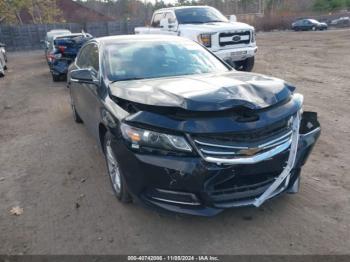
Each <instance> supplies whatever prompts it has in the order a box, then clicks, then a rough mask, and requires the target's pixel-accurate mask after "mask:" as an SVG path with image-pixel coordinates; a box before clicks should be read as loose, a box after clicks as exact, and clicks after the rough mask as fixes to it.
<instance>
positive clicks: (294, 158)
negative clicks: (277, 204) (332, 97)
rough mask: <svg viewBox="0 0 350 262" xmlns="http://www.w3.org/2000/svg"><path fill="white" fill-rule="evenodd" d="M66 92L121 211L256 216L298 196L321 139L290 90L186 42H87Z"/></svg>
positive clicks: (120, 38)
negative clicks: (134, 206)
mask: <svg viewBox="0 0 350 262" xmlns="http://www.w3.org/2000/svg"><path fill="white" fill-rule="evenodd" d="M68 85H69V88H70V96H71V106H72V111H73V116H74V119H75V121H76V122H78V123H81V122H83V123H85V125H86V127H87V128H88V129H89V130H90V131H91V133H92V134H93V136H94V137H95V138H96V139H97V141H98V142H99V145H100V146H101V148H102V151H103V152H104V154H105V158H106V163H107V168H108V174H109V177H110V180H111V184H112V188H113V190H114V192H115V194H116V197H117V198H118V199H119V200H120V201H122V202H129V201H131V199H138V200H140V201H141V202H142V203H144V204H146V205H148V206H151V207H156V208H160V209H163V210H168V211H174V212H180V213H186V214H194V215H203V216H211V215H215V214H217V213H219V212H221V211H222V210H224V209H226V208H232V207H238V206H247V205H253V206H256V207H258V206H260V205H262V204H263V203H264V202H265V201H266V200H268V199H270V198H272V197H275V196H277V195H280V194H281V193H283V192H288V193H295V192H297V191H298V189H299V181H300V171H301V167H302V166H303V165H304V163H305V161H306V159H307V157H308V155H309V154H310V152H311V150H312V148H313V146H314V144H315V142H316V140H317V139H318V137H319V135H320V125H319V123H318V121H317V114H316V113H314V112H306V111H303V109H302V106H303V96H302V95H300V94H297V93H296V92H295V87H293V86H292V85H291V84H288V83H286V82H285V81H283V80H280V79H277V78H273V77H268V76H264V75H260V74H253V73H246V72H238V71H235V70H234V69H232V68H231V67H230V66H229V65H227V64H225V63H223V62H222V60H220V59H218V58H217V57H216V56H214V55H213V54H212V53H211V52H209V51H208V50H207V49H205V48H204V47H202V46H201V45H199V44H197V43H195V42H193V41H191V40H188V39H185V38H180V37H174V36H160V35H158V36H154V35H153V36H151V35H149V36H146V35H135V36H114V37H105V38H97V39H93V40H90V41H89V42H87V43H86V44H85V45H84V46H83V47H82V49H81V50H80V52H79V54H78V56H77V59H76V62H75V63H73V64H72V65H71V66H70V69H69V73H68Z"/></svg>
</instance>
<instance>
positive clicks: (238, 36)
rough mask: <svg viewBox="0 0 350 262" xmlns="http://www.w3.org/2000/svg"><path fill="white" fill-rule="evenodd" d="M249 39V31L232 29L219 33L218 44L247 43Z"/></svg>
mask: <svg viewBox="0 0 350 262" xmlns="http://www.w3.org/2000/svg"><path fill="white" fill-rule="evenodd" d="M250 39H251V31H250V30H246V31H234V32H225V33H220V34H219V45H220V46H228V45H239V44H249V43H250Z"/></svg>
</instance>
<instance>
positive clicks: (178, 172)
mask: <svg viewBox="0 0 350 262" xmlns="http://www.w3.org/2000/svg"><path fill="white" fill-rule="evenodd" d="M295 122H296V123H298V124H297V126H295V127H294V129H295V130H294V131H295V132H294V137H293V142H292V143H291V146H290V147H289V148H288V149H286V150H284V151H283V152H280V153H279V154H278V155H275V156H273V157H272V158H270V159H266V160H265V161H261V162H257V163H254V164H238V163H236V164H232V165H220V164H216V163H210V162H208V161H205V160H204V159H203V158H202V157H180V156H179V157H177V156H160V155H148V154H138V153H134V152H132V151H130V149H129V148H128V147H127V146H126V145H125V144H124V143H123V141H122V140H118V139H116V140H115V141H114V142H113V143H112V146H113V148H116V149H117V150H114V151H115V154H116V156H117V158H118V160H119V162H120V166H121V169H122V170H123V171H124V172H123V173H124V177H125V180H126V184H127V186H128V189H129V191H130V192H131V193H132V195H133V196H134V197H136V198H138V199H139V200H141V201H142V202H143V203H144V204H146V205H148V206H151V207H155V208H160V209H163V210H168V211H172V212H177V213H184V214H191V215H202V216H213V215H215V214H218V213H219V212H221V211H222V210H224V209H226V208H232V207H240V206H251V205H252V206H256V207H258V206H260V205H262V204H263V203H264V202H265V201H266V200H268V199H270V198H273V197H275V196H277V195H279V194H281V193H283V192H293V193H295V192H297V191H298V185H299V179H300V170H301V167H302V165H303V164H304V163H305V161H306V159H307V157H308V155H309V154H310V152H311V150H312V148H313V146H314V144H315V142H316V141H317V139H318V137H319V135H320V132H321V130H320V127H319V126H316V127H315V128H314V129H312V130H308V131H307V132H303V133H302V134H300V133H299V129H300V128H299V123H300V121H295ZM301 125H303V123H301Z"/></svg>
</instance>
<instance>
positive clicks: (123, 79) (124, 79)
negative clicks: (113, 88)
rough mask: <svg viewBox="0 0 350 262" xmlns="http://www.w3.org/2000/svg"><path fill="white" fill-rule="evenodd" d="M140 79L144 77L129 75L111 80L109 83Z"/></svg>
mask: <svg viewBox="0 0 350 262" xmlns="http://www.w3.org/2000/svg"><path fill="white" fill-rule="evenodd" d="M142 79H145V78H144V77H130V78H122V79H117V80H113V81H111V84H112V83H115V82H122V81H129V80H130V81H131V80H142Z"/></svg>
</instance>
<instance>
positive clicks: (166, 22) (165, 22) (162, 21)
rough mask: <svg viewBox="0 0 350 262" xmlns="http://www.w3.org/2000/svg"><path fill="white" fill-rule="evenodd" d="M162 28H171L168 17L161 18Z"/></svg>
mask: <svg viewBox="0 0 350 262" xmlns="http://www.w3.org/2000/svg"><path fill="white" fill-rule="evenodd" d="M160 28H162V29H163V30H169V23H168V19H166V18H162V19H161V20H160Z"/></svg>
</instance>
